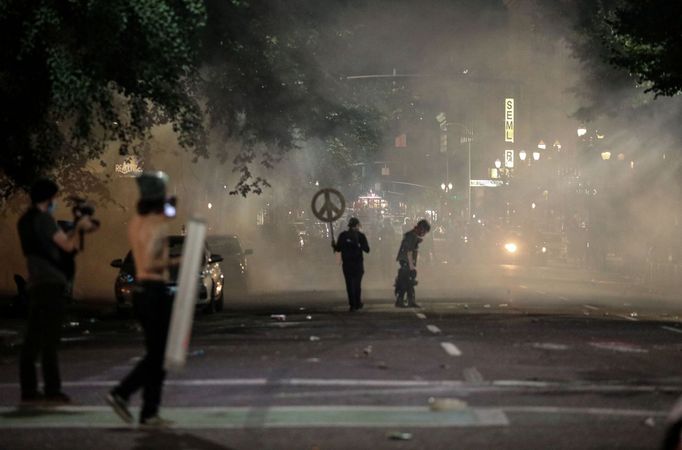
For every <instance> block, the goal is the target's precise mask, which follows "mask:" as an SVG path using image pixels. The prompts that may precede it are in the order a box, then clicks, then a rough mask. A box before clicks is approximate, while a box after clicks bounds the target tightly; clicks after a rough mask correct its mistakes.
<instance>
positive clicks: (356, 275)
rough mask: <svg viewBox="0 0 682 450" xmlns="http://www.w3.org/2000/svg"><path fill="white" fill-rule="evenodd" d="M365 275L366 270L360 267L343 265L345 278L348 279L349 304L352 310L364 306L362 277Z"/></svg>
mask: <svg viewBox="0 0 682 450" xmlns="http://www.w3.org/2000/svg"><path fill="white" fill-rule="evenodd" d="M364 274H365V270H364V268H363V267H362V266H360V265H355V264H344V265H343V277H344V278H345V279H346V292H347V293H348V304H349V305H350V306H351V307H352V308H358V307H360V305H361V304H362V276H363V275H364Z"/></svg>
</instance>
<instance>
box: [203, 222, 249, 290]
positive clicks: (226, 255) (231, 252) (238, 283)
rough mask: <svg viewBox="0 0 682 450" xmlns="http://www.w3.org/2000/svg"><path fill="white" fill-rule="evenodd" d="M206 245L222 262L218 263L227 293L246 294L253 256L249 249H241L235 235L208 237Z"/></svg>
mask: <svg viewBox="0 0 682 450" xmlns="http://www.w3.org/2000/svg"><path fill="white" fill-rule="evenodd" d="M206 240H207V241H208V244H209V245H210V246H211V249H213V250H214V251H215V252H216V253H219V254H220V255H221V256H222V258H223V260H222V262H221V263H220V267H221V269H222V273H223V275H224V277H225V279H224V281H225V283H224V286H225V289H226V290H228V291H233V290H234V291H238V292H247V291H248V290H249V261H248V258H247V256H249V255H253V250H251V249H250V248H247V249H243V248H242V244H241V242H240V241H239V237H238V236H236V235H220V236H208V237H207V238H206Z"/></svg>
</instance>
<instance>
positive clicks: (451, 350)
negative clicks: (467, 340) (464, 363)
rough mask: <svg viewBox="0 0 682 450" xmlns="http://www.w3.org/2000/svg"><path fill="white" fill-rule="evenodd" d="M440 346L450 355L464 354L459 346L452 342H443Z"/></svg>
mask: <svg viewBox="0 0 682 450" xmlns="http://www.w3.org/2000/svg"><path fill="white" fill-rule="evenodd" d="M440 346H441V347H443V350H445V353H447V354H448V355H450V356H462V352H460V351H459V349H458V348H457V346H456V345H455V344H453V343H452V342H441V343H440Z"/></svg>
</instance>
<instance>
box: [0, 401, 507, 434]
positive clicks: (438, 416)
mask: <svg viewBox="0 0 682 450" xmlns="http://www.w3.org/2000/svg"><path fill="white" fill-rule="evenodd" d="M131 410H132V412H133V413H134V414H136V413H137V412H138V411H139V408H131ZM31 411H33V412H34V414H31ZM16 412H17V409H15V408H0V429H17V428H24V429H43V428H91V429H92V428H117V429H121V428H123V429H134V428H135V427H134V426H130V425H124V424H122V423H121V420H120V419H119V418H118V417H116V415H115V414H114V413H113V412H112V410H111V408H108V407H102V406H97V407H92V406H67V407H57V408H46V409H40V408H35V409H32V410H29V411H23V412H24V413H23V414H19V415H17V414H16ZM163 413H164V417H165V418H167V419H170V420H172V421H174V422H175V424H174V425H173V426H172V427H171V428H175V429H226V428H227V429H243V428H306V429H307V428H311V427H331V428H348V427H353V428H386V427H409V428H441V427H481V426H507V425H509V421H508V420H507V417H506V416H505V415H504V412H502V410H501V409H499V408H462V409H458V410H451V411H438V412H434V411H431V409H430V408H429V407H426V406H356V405H320V406H267V407H260V406H256V407H198V408H193V407H175V408H174V407H168V406H164V409H163Z"/></svg>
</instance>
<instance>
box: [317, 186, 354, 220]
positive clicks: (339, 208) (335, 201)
mask: <svg viewBox="0 0 682 450" xmlns="http://www.w3.org/2000/svg"><path fill="white" fill-rule="evenodd" d="M320 199H322V201H320ZM320 203H321V205H319V207H318V204H320ZM311 206H312V209H313V214H315V217H317V218H318V219H320V220H321V221H322V222H327V223H330V222H334V221H335V220H339V218H340V217H341V216H342V215H343V212H344V211H345V210H346V200H345V199H344V198H343V195H341V193H340V192H339V191H337V190H336V189H331V188H325V189H321V190H320V191H319V192H317V194H315V196H314V197H313V202H312V204H311Z"/></svg>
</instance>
